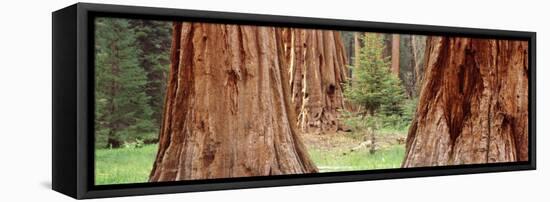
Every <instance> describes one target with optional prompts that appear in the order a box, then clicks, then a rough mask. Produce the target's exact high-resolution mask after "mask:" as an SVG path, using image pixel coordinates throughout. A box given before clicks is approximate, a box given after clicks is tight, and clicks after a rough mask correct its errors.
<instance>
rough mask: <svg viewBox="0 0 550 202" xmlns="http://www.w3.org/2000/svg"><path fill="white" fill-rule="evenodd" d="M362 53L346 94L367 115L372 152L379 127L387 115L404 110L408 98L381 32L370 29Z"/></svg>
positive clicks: (363, 114)
mask: <svg viewBox="0 0 550 202" xmlns="http://www.w3.org/2000/svg"><path fill="white" fill-rule="evenodd" d="M363 41H364V46H363V47H362V48H361V52H360V55H359V66H358V67H354V70H355V74H354V78H353V79H352V80H351V81H350V82H348V83H347V87H346V88H345V91H344V93H345V97H346V98H347V99H349V101H351V102H352V103H354V104H356V105H359V106H361V107H362V108H363V109H364V111H363V113H362V117H363V118H367V119H366V121H365V123H366V126H367V127H368V128H370V132H369V133H370V137H371V145H372V147H371V153H374V151H375V141H374V140H375V130H377V129H378V128H379V127H380V125H381V124H383V123H382V121H383V120H384V119H383V118H384V116H391V115H396V114H398V115H399V114H401V113H402V112H403V109H402V105H403V101H404V99H405V96H404V92H403V88H402V86H401V83H400V81H399V78H397V75H395V74H392V73H391V71H390V65H391V64H390V61H389V57H384V56H383V51H384V42H383V39H382V38H381V35H380V34H373V33H367V34H365V37H364V38H363Z"/></svg>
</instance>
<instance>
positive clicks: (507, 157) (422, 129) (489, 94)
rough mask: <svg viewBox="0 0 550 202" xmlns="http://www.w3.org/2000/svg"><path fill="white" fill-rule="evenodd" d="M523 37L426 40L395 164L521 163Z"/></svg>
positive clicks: (524, 155) (524, 142)
mask: <svg viewBox="0 0 550 202" xmlns="http://www.w3.org/2000/svg"><path fill="white" fill-rule="evenodd" d="M527 48H528V47H527V42H522V41H507V40H488V39H469V38H453V37H451V38H435V37H434V38H431V39H429V40H428V46H427V49H428V51H427V53H428V55H426V56H427V60H426V65H427V66H426V72H425V74H424V76H425V78H424V79H425V81H424V83H423V87H422V91H421V95H420V100H419V103H418V108H417V112H416V117H415V119H414V121H413V123H412V125H411V128H410V130H409V135H408V137H407V152H406V157H405V160H404V162H403V167H416V166H436V165H457V164H475V163H493V162H513V161H527V160H528V125H527V124H528V95H527V93H528V89H527V88H528V73H527V72H528V69H527V68H528V65H527Z"/></svg>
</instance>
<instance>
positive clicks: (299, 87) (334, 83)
mask: <svg viewBox="0 0 550 202" xmlns="http://www.w3.org/2000/svg"><path fill="white" fill-rule="evenodd" d="M280 35H281V40H282V43H283V46H284V52H285V58H286V60H285V65H284V66H285V68H284V69H285V71H287V72H288V74H289V76H290V79H289V83H290V93H291V94H290V96H291V100H292V102H293V104H294V108H295V110H296V112H297V113H298V119H297V123H298V127H299V128H300V129H301V131H302V132H306V133H311V132H313V133H321V132H335V131H337V130H339V129H342V125H341V123H340V122H339V121H338V118H339V117H338V116H339V114H340V110H342V109H343V108H344V99H343V93H342V86H343V83H344V82H345V80H346V79H347V71H348V69H347V59H346V57H345V55H346V52H345V49H344V44H343V42H342V39H341V37H340V33H338V32H337V31H330V30H313V29H293V28H290V29H281V32H280Z"/></svg>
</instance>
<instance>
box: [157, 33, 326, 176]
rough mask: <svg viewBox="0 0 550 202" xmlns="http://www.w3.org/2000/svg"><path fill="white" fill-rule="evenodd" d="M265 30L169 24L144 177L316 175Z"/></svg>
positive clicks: (276, 50)
mask: <svg viewBox="0 0 550 202" xmlns="http://www.w3.org/2000/svg"><path fill="white" fill-rule="evenodd" d="M280 53H282V47H280V46H279V45H278V44H277V41H276V30H275V28H269V27H255V26H240V25H220V24H204V23H175V24H174V35H173V44H172V56H171V57H172V58H171V62H172V65H171V69H170V77H169V83H168V87H167V95H166V100H165V108H164V117H163V122H162V128H161V132H160V140H159V149H158V154H157V157H156V160H155V164H154V167H153V170H152V172H151V175H150V179H149V180H150V181H172V180H190V179H210V178H228V177H246V176H264V175H278V174H295V173H310V172H316V170H317V169H316V167H315V165H314V164H313V162H312V161H311V160H310V159H309V157H308V154H307V153H306V150H305V147H304V145H303V144H302V143H301V141H300V138H299V137H298V136H297V134H298V133H297V132H296V126H295V120H296V119H295V115H294V111H293V109H292V107H293V106H292V105H291V102H290V99H288V96H286V95H288V94H289V87H288V83H287V82H288V78H287V77H288V76H287V75H286V74H285V71H284V70H282V69H281V63H282V60H280V58H281V57H280V55H281V54H280Z"/></svg>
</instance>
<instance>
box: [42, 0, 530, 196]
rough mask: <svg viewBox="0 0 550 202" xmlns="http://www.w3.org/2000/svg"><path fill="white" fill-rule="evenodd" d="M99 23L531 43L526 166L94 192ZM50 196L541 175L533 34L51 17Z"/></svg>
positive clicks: (79, 8)
mask: <svg viewBox="0 0 550 202" xmlns="http://www.w3.org/2000/svg"><path fill="white" fill-rule="evenodd" d="M95 17H121V18H139V19H151V20H169V21H200V22H216V23H231V24H249V25H262V26H285V27H300V28H316V29H332V30H348V31H365V32H386V33H400V34H404V33H406V34H421V35H444V36H464V37H476V38H494V39H515V40H527V41H528V43H529V58H528V60H529V61H528V64H529V70H528V71H529V72H528V73H529V161H527V162H513V163H492V164H476V165H456V166H439V167H421V168H399V169H383V170H367V171H350V172H335V173H317V174H299V175H281V176H260V177H246V178H230V179H212V180H194V181H174V182H155V183H138V184H117V185H95V184H94V146H93V144H94V135H93V134H94V127H93V126H94V113H93V112H94V99H93V98H94V89H93V88H94V63H93V62H94V61H93V60H94V51H93V48H94V45H93V44H94V39H93V38H94V37H93V19H94V18H95ZM52 21H53V23H52V24H53V26H52V36H53V38H52V43H53V44H52V52H53V54H52V77H53V78H52V103H53V104H52V110H53V117H52V118H53V119H52V120H53V121H52V155H53V157H52V188H53V190H56V191H58V192H61V193H63V194H66V195H68V196H71V197H74V198H77V199H84V198H97V197H113V196H130V195H145V194H165V193H180V192H195V191H208V190H224V189H242V188H256V187H272V186H287V185H305V184H318V183H335V182H351V181H363V180H381V179H395V178H410V177H425V176H443V175H458V174H473V173H487V172H504V171H520V170H535V169H536V114H535V113H536V103H535V100H536V81H535V79H536V73H535V72H536V33H535V32H522V31H505V30H491V29H473V28H459V27H443V26H428V25H413V24H398V23H381V22H365V21H352V20H334V19H319V18H305V17H288V16H276V15H258V14H243V13H229V12H211V11H197V10H183V9H168V8H152V7H134V6H119V5H105V4H89V3H77V4H74V5H71V6H69V7H66V8H63V9H60V10H58V11H55V12H53V13H52Z"/></svg>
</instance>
